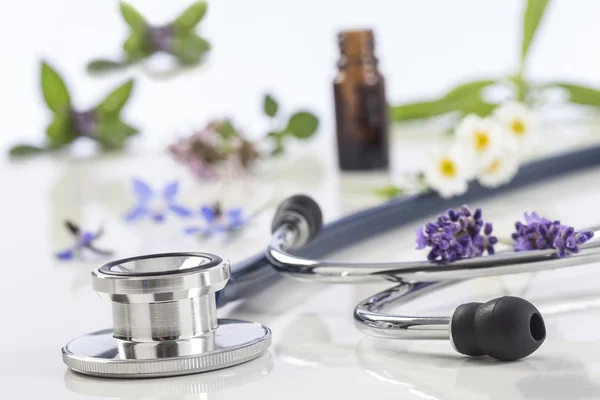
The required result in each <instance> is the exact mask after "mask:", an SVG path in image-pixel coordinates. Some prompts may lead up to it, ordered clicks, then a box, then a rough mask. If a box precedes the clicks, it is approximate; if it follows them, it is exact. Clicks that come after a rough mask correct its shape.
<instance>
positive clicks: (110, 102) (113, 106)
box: [97, 79, 133, 115]
mask: <svg viewBox="0 0 600 400" xmlns="http://www.w3.org/2000/svg"><path fill="white" fill-rule="evenodd" d="M132 89H133V79H130V80H128V81H127V82H125V83H123V84H122V85H121V86H119V87H118V88H116V89H115V90H113V91H112V92H111V93H110V94H109V95H108V96H106V98H105V99H104V100H103V101H102V102H101V103H100V104H99V105H98V107H97V110H98V111H99V112H100V114H101V115H118V114H119V112H121V109H122V108H123V106H125V104H126V103H127V100H129V96H130V95H131V90H132Z"/></svg>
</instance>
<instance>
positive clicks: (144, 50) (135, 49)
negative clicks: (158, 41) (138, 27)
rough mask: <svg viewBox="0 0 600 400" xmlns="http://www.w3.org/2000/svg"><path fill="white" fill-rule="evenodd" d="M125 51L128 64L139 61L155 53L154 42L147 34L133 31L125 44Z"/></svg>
mask: <svg viewBox="0 0 600 400" xmlns="http://www.w3.org/2000/svg"><path fill="white" fill-rule="evenodd" d="M123 50H124V51H125V53H127V62H128V63H132V62H136V61H139V60H141V59H143V58H146V57H148V56H150V55H151V54H152V53H154V49H153V48H152V42H151V41H150V38H149V37H148V34H147V33H146V32H134V31H132V32H131V33H130V34H129V37H128V38H127V40H125V42H124V43H123Z"/></svg>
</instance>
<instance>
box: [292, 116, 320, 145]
mask: <svg viewBox="0 0 600 400" xmlns="http://www.w3.org/2000/svg"><path fill="white" fill-rule="evenodd" d="M318 127H319V119H318V118H317V117H315V116H314V115H313V114H311V113H309V112H297V113H295V114H294V115H292V116H291V117H290V120H289V121H288V124H287V128H286V129H285V131H286V132H289V133H291V134H292V135H294V136H295V137H297V138H298V139H307V138H309V137H311V136H312V135H313V134H314V133H315V132H316V130H317V128H318Z"/></svg>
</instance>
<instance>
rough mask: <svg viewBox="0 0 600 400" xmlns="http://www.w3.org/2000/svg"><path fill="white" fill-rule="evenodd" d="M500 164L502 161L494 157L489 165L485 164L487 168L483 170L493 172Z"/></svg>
mask: <svg viewBox="0 0 600 400" xmlns="http://www.w3.org/2000/svg"><path fill="white" fill-rule="evenodd" d="M501 165H502V161H500V160H499V159H496V160H494V161H493V162H492V163H491V164H490V165H488V166H487V168H486V169H485V172H486V173H487V174H493V173H494V172H496V171H498V168H500V166H501Z"/></svg>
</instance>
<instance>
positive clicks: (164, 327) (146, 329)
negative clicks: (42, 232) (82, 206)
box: [62, 253, 271, 378]
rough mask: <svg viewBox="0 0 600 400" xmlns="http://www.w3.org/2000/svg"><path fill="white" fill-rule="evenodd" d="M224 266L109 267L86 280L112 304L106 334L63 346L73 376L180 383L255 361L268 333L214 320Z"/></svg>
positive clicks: (153, 263)
mask: <svg viewBox="0 0 600 400" xmlns="http://www.w3.org/2000/svg"><path fill="white" fill-rule="evenodd" d="M229 275H230V271H229V262H228V261H226V260H223V259H222V258H221V257H218V256H215V255H212V254H207V253H167V254H155V255H146V256H141V257H134V258H128V259H123V260H117V261H114V262H111V263H108V264H105V265H103V266H101V267H100V268H97V269H96V270H94V272H93V273H92V284H93V288H94V290H95V291H96V292H97V293H98V294H100V296H101V297H103V298H105V299H108V300H110V301H111V302H112V314H113V329H106V330H101V331H98V332H93V333H89V334H87V335H83V336H80V337H78V338H75V339H73V340H72V341H70V342H69V343H67V344H66V345H65V346H64V347H63V349H62V353H63V360H64V362H65V363H66V364H67V366H68V367H69V368H71V369H73V370H74V371H77V372H81V373H84V374H88V375H95V376H105V377H113V378H143V377H161V376H174V375H185V374H191V373H197V372H205V371H211V370H215V369H221V368H225V367H230V366H233V365H237V364H241V363H244V362H246V361H250V360H252V359H254V358H256V357H259V356H260V355H262V354H263V353H264V352H265V351H266V350H267V349H268V347H269V345H270V343H271V331H270V330H269V328H267V327H265V326H263V325H261V324H258V323H254V322H247V321H241V320H236V319H218V318H217V308H216V304H215V292H217V291H219V290H221V289H222V288H223V287H224V286H225V284H226V283H227V281H228V280H229Z"/></svg>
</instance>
